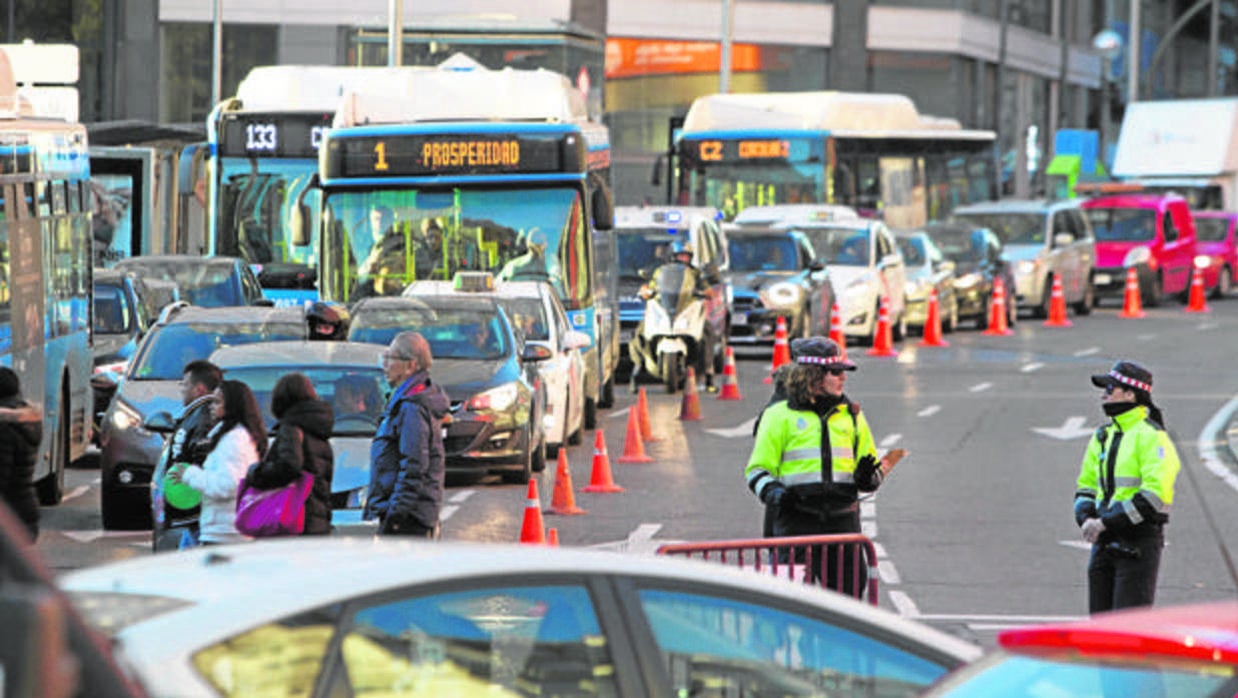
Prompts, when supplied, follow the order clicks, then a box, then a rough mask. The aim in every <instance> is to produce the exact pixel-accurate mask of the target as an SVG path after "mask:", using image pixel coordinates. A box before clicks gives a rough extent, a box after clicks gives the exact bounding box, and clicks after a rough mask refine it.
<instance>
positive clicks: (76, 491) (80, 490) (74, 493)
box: [63, 485, 90, 502]
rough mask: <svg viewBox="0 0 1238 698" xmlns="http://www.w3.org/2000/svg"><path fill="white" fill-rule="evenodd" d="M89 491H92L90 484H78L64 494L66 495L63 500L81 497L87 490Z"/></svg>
mask: <svg viewBox="0 0 1238 698" xmlns="http://www.w3.org/2000/svg"><path fill="white" fill-rule="evenodd" d="M89 491H90V487H89V486H88V485H78V486H77V487H74V488H73V489H71V490H69V491H68V492H65V495H64V497H63V501H66V502H67V501H69V500H70V499H76V498H78V497H80V496H82V495H84V494H86V493H87V492H89Z"/></svg>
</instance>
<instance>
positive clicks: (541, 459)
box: [525, 438, 546, 482]
mask: <svg viewBox="0 0 1238 698" xmlns="http://www.w3.org/2000/svg"><path fill="white" fill-rule="evenodd" d="M531 469H532V470H533V472H535V473H540V472H542V471H543V470H545V469H546V439H544V438H543V439H542V440H541V441H540V442H538V444H537V448H535V449H533V464H532V466H531ZM525 482H528V478H525Z"/></svg>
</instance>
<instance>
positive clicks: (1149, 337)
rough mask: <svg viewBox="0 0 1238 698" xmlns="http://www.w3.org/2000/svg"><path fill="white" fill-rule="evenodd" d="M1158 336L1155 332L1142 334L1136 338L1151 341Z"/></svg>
mask: <svg viewBox="0 0 1238 698" xmlns="http://www.w3.org/2000/svg"><path fill="white" fill-rule="evenodd" d="M1156 338H1157V334H1156V333H1155V332H1153V333H1150V334H1141V335H1139V336H1138V337H1136V339H1138V340H1139V341H1141V342H1151V341H1152V340H1154V339H1156Z"/></svg>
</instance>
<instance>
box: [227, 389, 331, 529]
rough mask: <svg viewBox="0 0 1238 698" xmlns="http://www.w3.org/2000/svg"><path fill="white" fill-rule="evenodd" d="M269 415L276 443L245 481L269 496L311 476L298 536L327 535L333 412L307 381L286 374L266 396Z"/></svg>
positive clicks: (255, 465)
mask: <svg viewBox="0 0 1238 698" xmlns="http://www.w3.org/2000/svg"><path fill="white" fill-rule="evenodd" d="M271 414H273V415H275V418H276V419H277V420H279V423H278V424H276V425H275V440H274V441H273V442H272V443H271V448H270V449H269V450H268V451H267V456H266V458H264V459H262V460H261V461H260V462H258V463H255V464H254V465H253V466H252V467H251V468H250V469H249V474H248V475H247V476H246V480H247V481H248V482H249V484H250V485H251V486H252V487H255V488H257V489H260V490H272V489H276V488H278V487H283V486H284V485H287V484H288V483H290V482H292V481H293V480H295V479H297V478H298V477H300V475H301V472H302V471H304V472H307V473H309V474H311V475H313V476H314V486H313V488H312V489H311V490H310V494H309V497H308V498H307V499H306V500H305V530H304V531H303V532H302V535H306V536H317V535H326V534H329V533H330V532H331V477H332V476H333V475H334V473H335V454H334V452H333V451H332V449H331V442H330V438H331V432H332V431H333V430H334V428H335V412H334V411H333V410H332V409H331V404H330V403H328V402H326V401H325V400H322V399H320V398H319V397H318V391H316V390H315V389H314V384H313V383H312V382H311V381H310V379H309V377H307V376H306V375H305V374H303V373H289V374H287V375H285V376H282V377H281V378H280V379H279V380H278V381H276V383H275V387H274V388H273V389H272V390H271Z"/></svg>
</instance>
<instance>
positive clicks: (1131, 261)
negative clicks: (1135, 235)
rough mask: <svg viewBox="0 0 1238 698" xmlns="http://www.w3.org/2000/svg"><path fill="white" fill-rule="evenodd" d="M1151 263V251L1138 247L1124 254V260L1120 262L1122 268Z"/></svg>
mask: <svg viewBox="0 0 1238 698" xmlns="http://www.w3.org/2000/svg"><path fill="white" fill-rule="evenodd" d="M1151 261H1152V250H1150V249H1148V248H1146V247H1144V246H1142V245H1140V246H1139V247H1136V248H1135V249H1133V250H1131V251H1130V252H1127V253H1126V259H1124V260H1122V266H1124V267H1133V266H1137V265H1139V264H1148V263H1149V262H1151Z"/></svg>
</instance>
